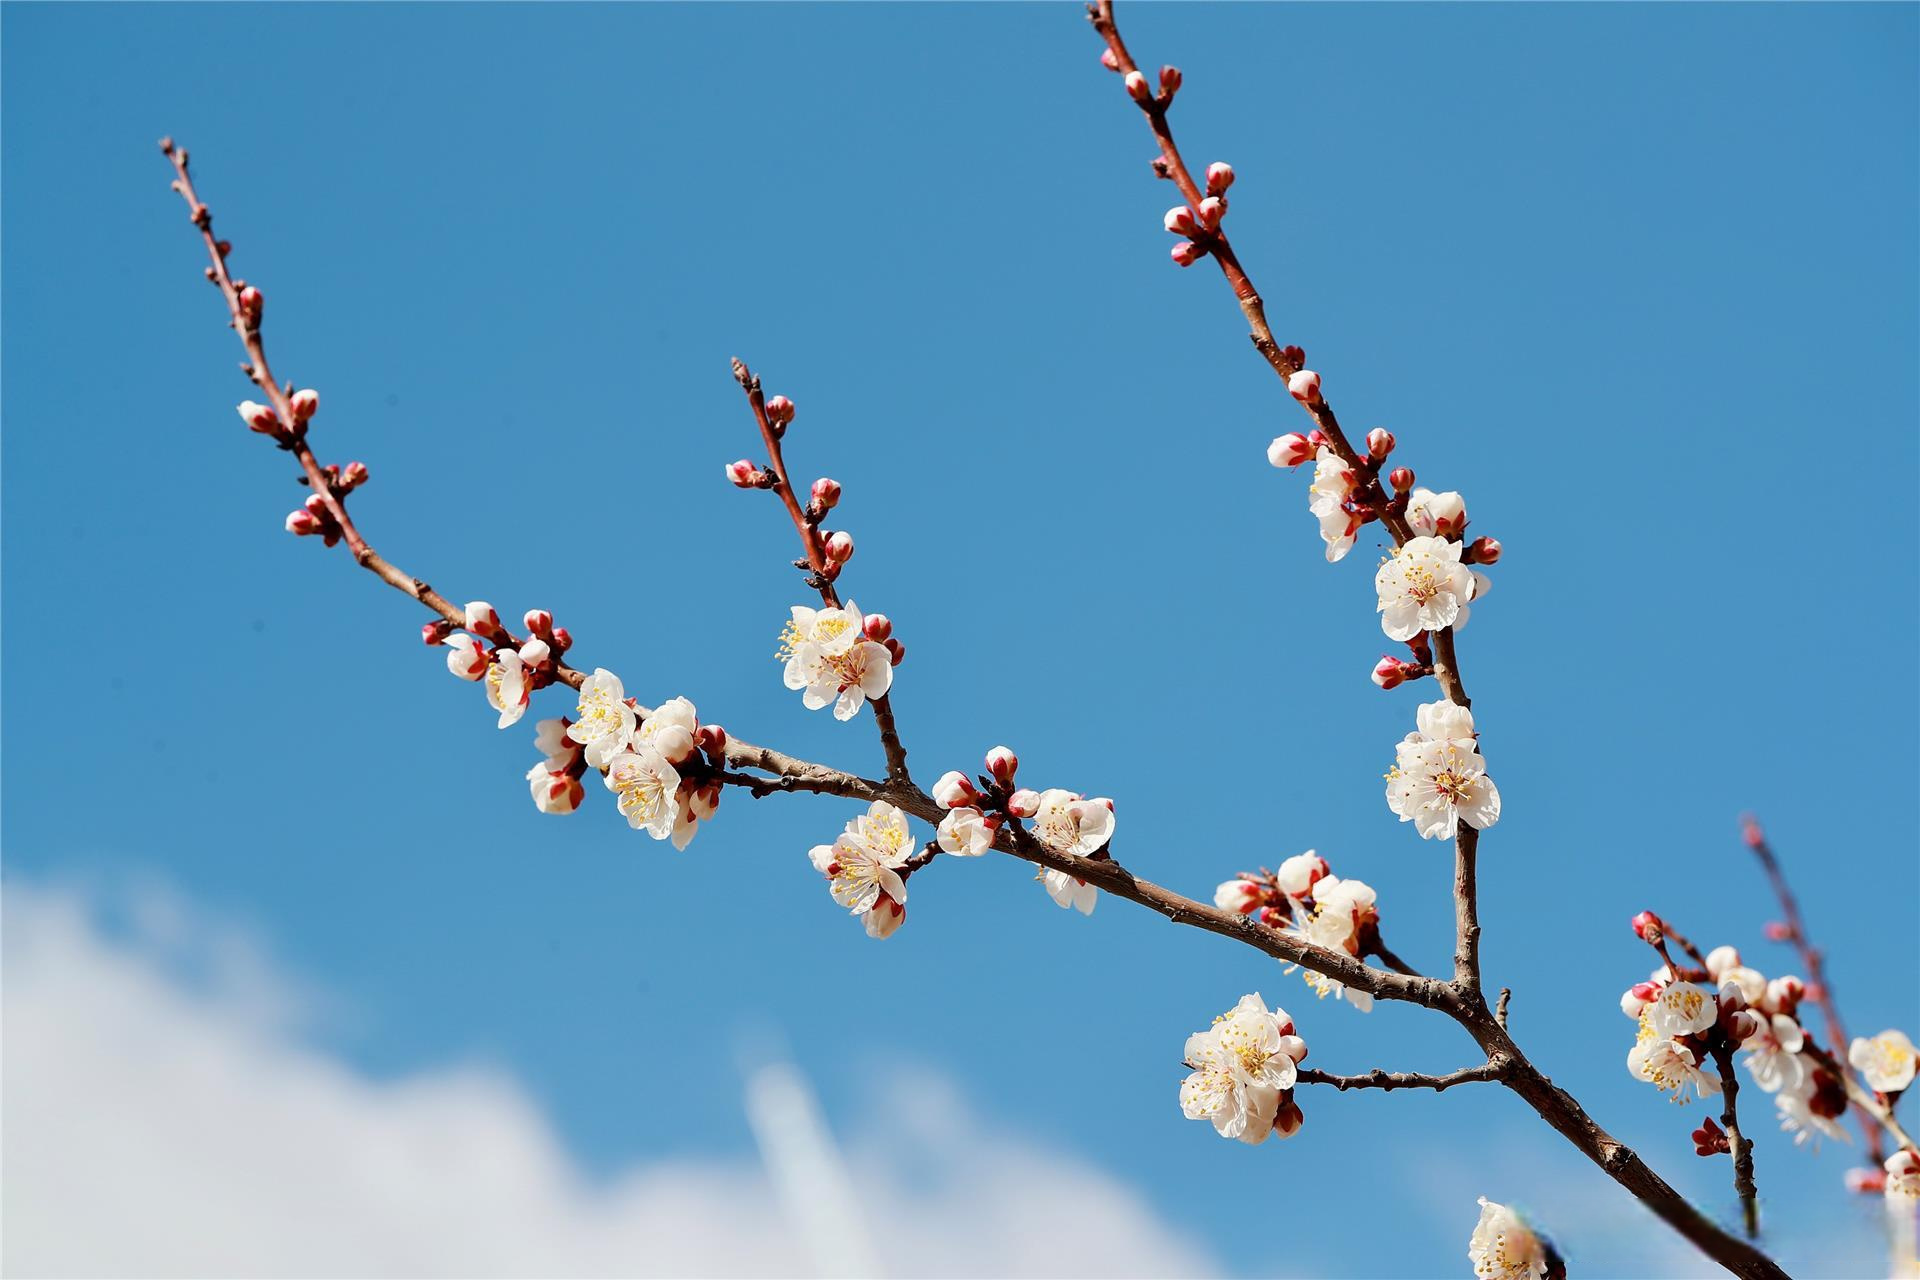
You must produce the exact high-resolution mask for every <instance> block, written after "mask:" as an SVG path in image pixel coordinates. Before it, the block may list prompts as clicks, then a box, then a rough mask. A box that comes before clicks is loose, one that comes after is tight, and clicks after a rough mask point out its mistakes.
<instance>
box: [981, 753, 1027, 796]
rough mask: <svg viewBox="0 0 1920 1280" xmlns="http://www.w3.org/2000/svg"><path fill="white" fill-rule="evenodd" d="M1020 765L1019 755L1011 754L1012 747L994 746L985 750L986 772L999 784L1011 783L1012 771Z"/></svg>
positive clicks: (1006, 784) (1008, 784) (1007, 784)
mask: <svg viewBox="0 0 1920 1280" xmlns="http://www.w3.org/2000/svg"><path fill="white" fill-rule="evenodd" d="M1019 767H1020V757H1019V756H1017V755H1015V754H1013V748H1012V747H995V748H994V749H993V750H991V751H989V752H987V772H988V773H990V774H992V775H993V776H994V780H995V781H997V782H998V783H999V784H1000V785H1001V786H1003V787H1005V786H1010V785H1012V783H1013V772H1014V770H1016V769H1018V768H1019Z"/></svg>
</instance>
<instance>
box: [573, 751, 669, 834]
mask: <svg viewBox="0 0 1920 1280" xmlns="http://www.w3.org/2000/svg"><path fill="white" fill-rule="evenodd" d="M588 751H589V752H591V751H592V748H591V747H589V748H588ZM607 790H609V791H611V792H613V793H614V794H615V795H617V796H619V797H620V799H619V806H620V812H621V813H622V814H624V815H625V816H626V819H627V825H628V826H630V827H632V828H633V829H634V830H636V831H645V832H646V833H647V834H648V835H650V836H652V837H653V838H654V839H655V840H665V839H666V838H667V837H668V836H670V835H672V834H673V826H674V822H675V821H676V820H677V819H678V818H679V816H680V799H679V791H680V772H679V770H677V769H675V768H674V767H673V766H672V765H670V764H668V763H667V760H666V757H665V756H663V755H661V754H660V753H659V752H658V751H655V750H654V749H653V748H652V747H641V748H640V749H639V750H638V751H622V752H621V753H620V754H619V755H617V756H615V757H613V759H612V760H610V761H608V762H607Z"/></svg>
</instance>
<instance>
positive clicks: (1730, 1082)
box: [1713, 1040, 1760, 1239]
mask: <svg viewBox="0 0 1920 1280" xmlns="http://www.w3.org/2000/svg"><path fill="white" fill-rule="evenodd" d="M1713 1060H1714V1062H1715V1064H1717V1065H1718V1066H1719V1068H1720V1098H1721V1105H1720V1126H1721V1127H1722V1128H1723V1129H1725V1130H1726V1131H1727V1145H1728V1146H1729V1147H1730V1148H1731V1149H1732V1152H1733V1190H1734V1193H1735V1194H1736V1195H1738V1196H1739V1197H1740V1219H1741V1221H1742V1222H1744V1223H1745V1224H1746V1228H1747V1238H1748V1239H1754V1238H1756V1237H1758V1236H1759V1234H1760V1205H1759V1202H1758V1199H1757V1196H1758V1195H1759V1192H1758V1191H1757V1190H1756V1189H1755V1187H1754V1184H1753V1139H1751V1138H1749V1137H1747V1136H1746V1135H1744V1134H1742V1133H1741V1132H1740V1113H1739V1101H1738V1100H1739V1095H1740V1080H1739V1077H1737V1076H1736V1075H1734V1072H1733V1045H1732V1043H1731V1042H1730V1041H1727V1040H1718V1041H1716V1042H1715V1043H1714V1047H1713Z"/></svg>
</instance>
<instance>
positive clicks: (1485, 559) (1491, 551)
mask: <svg viewBox="0 0 1920 1280" xmlns="http://www.w3.org/2000/svg"><path fill="white" fill-rule="evenodd" d="M1461 559H1463V560H1465V561H1466V562H1467V563H1468V564H1498V563H1499V562H1500V540H1499V539H1498V538H1475V539H1474V540H1473V541H1472V542H1469V543H1468V544H1467V550H1466V553H1465V554H1464V555H1463V556H1462V557H1461Z"/></svg>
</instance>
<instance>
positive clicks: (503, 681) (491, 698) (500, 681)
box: [487, 640, 553, 729]
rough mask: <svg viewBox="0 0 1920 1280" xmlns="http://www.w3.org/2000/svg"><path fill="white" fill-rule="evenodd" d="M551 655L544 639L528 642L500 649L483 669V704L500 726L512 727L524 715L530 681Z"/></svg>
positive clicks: (529, 693)
mask: <svg viewBox="0 0 1920 1280" xmlns="http://www.w3.org/2000/svg"><path fill="white" fill-rule="evenodd" d="M552 655H553V650H552V649H550V648H549V647H548V645H547V642H546V641H544V640H529V641H527V642H526V643H525V644H523V645H521V646H520V647H519V648H518V649H502V650H500V651H499V652H498V653H496V654H494V655H493V665H492V666H490V667H488V668H487V702H488V704H489V705H491V706H492V707H493V709H494V710H495V711H498V712H499V713H500V727H501V728H502V729H504V728H506V727H507V726H508V725H511V724H515V723H517V722H518V721H519V719H520V717H521V716H523V715H525V714H526V713H527V704H528V702H529V701H530V700H531V699H532V697H533V680H534V677H535V675H536V674H538V672H539V670H540V667H541V666H542V664H544V663H545V662H546V661H547V659H548V658H550V657H551V656H552Z"/></svg>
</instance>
